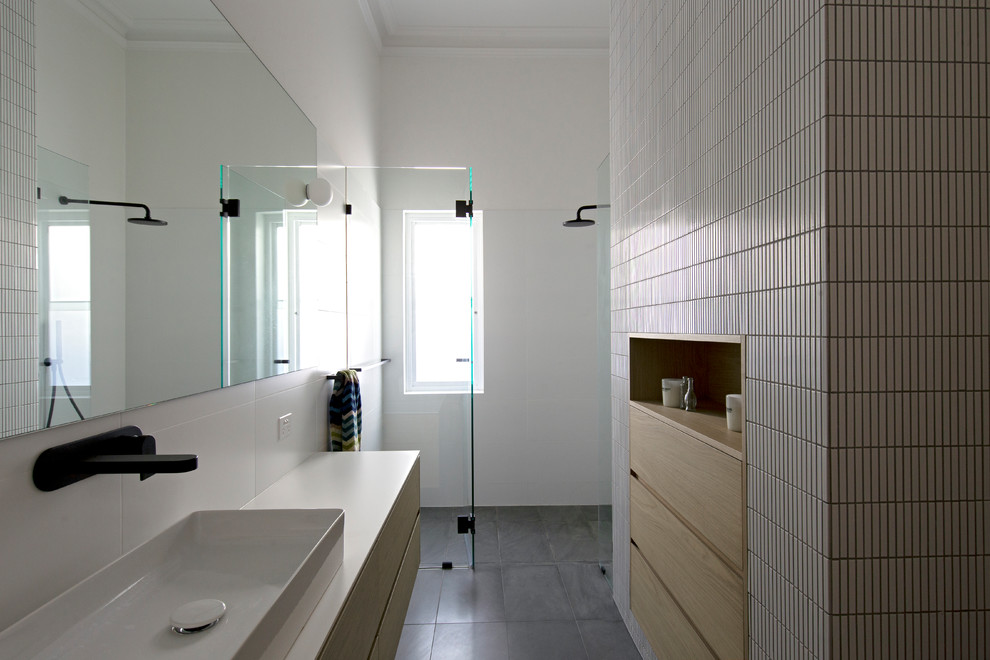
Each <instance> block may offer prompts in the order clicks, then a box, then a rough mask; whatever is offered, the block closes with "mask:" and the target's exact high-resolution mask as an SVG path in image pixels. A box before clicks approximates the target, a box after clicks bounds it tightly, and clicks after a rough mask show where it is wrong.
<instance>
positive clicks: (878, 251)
mask: <svg viewBox="0 0 990 660" xmlns="http://www.w3.org/2000/svg"><path fill="white" fill-rule="evenodd" d="M936 4H937V5H939V6H938V7H933V5H936ZM826 25H827V26H828V27H827V30H826V35H827V36H826V42H827V43H826V58H827V61H826V69H825V70H826V75H827V85H826V87H825V89H826V95H825V96H826V106H827V113H828V116H829V117H828V127H827V143H826V144H827V150H826V169H827V170H828V172H829V173H828V175H827V178H826V195H827V203H826V215H827V224H828V230H827V231H828V240H827V242H828V245H829V260H828V280H829V285H828V296H829V299H828V308H829V310H830V311H831V313H830V314H829V327H828V335H829V337H830V339H829V350H828V357H829V360H828V367H829V379H828V381H829V384H830V387H829V411H830V413H831V415H832V417H831V421H830V429H831V432H830V448H829V454H830V457H829V458H830V465H831V469H830V473H831V474H830V476H831V489H830V490H831V503H832V511H831V514H832V523H831V525H832V535H831V548H830V556H831V558H832V583H831V592H832V595H831V604H832V610H831V611H832V612H833V613H834V615H835V616H834V617H833V618H832V622H831V624H832V638H833V640H834V641H833V646H832V655H833V657H834V658H920V657H947V658H986V657H990V642H988V639H987V630H988V629H990V625H988V624H990V618H988V606H990V602H988V584H990V583H988V580H990V566H988V562H990V559H988V550H990V522H988V521H990V519H988V514H990V509H988V506H987V501H988V497H990V142H988V140H990V89H988V87H990V4H988V3H987V2H985V1H982V0H979V1H978V0H947V1H944V2H939V3H932V2H924V3H921V2H890V1H886V2H877V1H873V2H869V1H863V0H857V2H856V3H855V4H852V3H835V5H834V6H829V7H827V8H826Z"/></svg>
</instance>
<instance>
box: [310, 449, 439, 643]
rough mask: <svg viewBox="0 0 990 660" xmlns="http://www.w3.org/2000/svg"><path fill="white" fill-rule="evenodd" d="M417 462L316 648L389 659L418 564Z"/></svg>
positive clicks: (400, 629) (399, 630)
mask: <svg viewBox="0 0 990 660" xmlns="http://www.w3.org/2000/svg"><path fill="white" fill-rule="evenodd" d="M419 549H420V545H419V466H418V465H417V466H416V468H415V469H414V470H413V471H412V472H411V473H410V476H409V479H408V480H407V481H406V484H405V486H403V488H402V491H401V492H400V493H399V497H398V499H397V500H396V501H395V505H394V506H393V507H392V511H391V513H390V514H389V516H388V519H387V520H386V521H385V525H384V526H383V527H382V530H381V533H380V534H379V535H378V539H377V540H376V541H375V545H374V546H373V547H372V549H371V554H370V555H369V556H368V560H367V561H366V562H365V564H364V567H363V568H362V569H361V573H360V574H359V575H358V578H357V580H356V581H355V583H354V585H353V587H352V588H351V591H350V593H349V594H348V595H347V600H346V601H345V603H344V607H343V609H342V610H341V612H340V615H339V616H338V617H337V622H336V623H335V625H334V627H333V628H332V629H331V630H330V634H329V636H328V637H327V641H326V643H325V644H324V645H323V649H322V651H321V652H320V655H319V657H320V658H321V659H322V660H363V659H365V658H369V659H374V660H391V659H392V658H394V657H395V651H396V649H397V648H398V646H399V635H400V634H401V633H402V623H403V621H404V620H405V617H406V609H407V608H408V607H409V599H410V597H411V596H412V590H413V583H414V582H415V581H416V572H417V570H418V569H419Z"/></svg>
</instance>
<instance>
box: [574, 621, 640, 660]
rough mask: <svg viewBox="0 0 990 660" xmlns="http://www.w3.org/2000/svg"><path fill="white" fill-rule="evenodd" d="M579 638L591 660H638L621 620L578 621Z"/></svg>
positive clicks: (638, 656)
mask: <svg viewBox="0 0 990 660" xmlns="http://www.w3.org/2000/svg"><path fill="white" fill-rule="evenodd" d="M577 625H578V628H579V629H580V630H581V639H582V640H583V641H584V647H585V649H586V650H587V652H588V657H589V658H591V659H592V660H640V659H641V656H640V654H639V650H638V649H637V648H636V645H635V644H633V641H632V637H630V636H629V631H628V630H626V624H624V623H622V621H578V622H577Z"/></svg>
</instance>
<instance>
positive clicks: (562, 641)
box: [506, 621, 597, 660]
mask: <svg viewBox="0 0 990 660" xmlns="http://www.w3.org/2000/svg"><path fill="white" fill-rule="evenodd" d="M506 629H507V632H508V637H509V660H587V659H588V654H587V653H586V652H585V650H584V644H583V643H582V641H581V635H580V634H579V632H578V628H577V624H576V623H575V622H574V621H512V622H509V623H507V624H506ZM596 660H597V659H596Z"/></svg>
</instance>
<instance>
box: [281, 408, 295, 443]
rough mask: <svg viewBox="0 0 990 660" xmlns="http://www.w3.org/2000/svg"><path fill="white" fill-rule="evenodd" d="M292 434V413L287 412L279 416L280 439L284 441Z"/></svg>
mask: <svg viewBox="0 0 990 660" xmlns="http://www.w3.org/2000/svg"><path fill="white" fill-rule="evenodd" d="M290 435H292V413H286V414H285V415H282V416H281V417H279V418H278V441H279V442H282V441H283V440H286V439H287V438H288V437H289V436H290Z"/></svg>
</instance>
